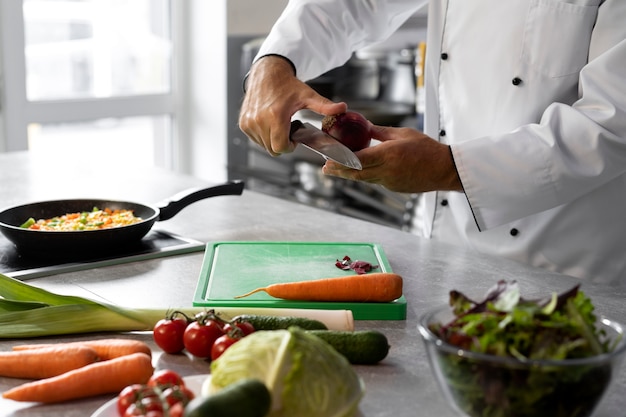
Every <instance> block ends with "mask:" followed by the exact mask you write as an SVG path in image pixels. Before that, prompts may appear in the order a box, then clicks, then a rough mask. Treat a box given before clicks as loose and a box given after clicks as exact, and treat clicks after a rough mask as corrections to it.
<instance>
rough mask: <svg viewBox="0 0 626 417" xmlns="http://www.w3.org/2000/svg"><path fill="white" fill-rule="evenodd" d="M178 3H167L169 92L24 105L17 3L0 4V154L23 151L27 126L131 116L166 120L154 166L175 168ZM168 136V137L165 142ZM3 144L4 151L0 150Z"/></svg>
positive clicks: (20, 16) (23, 62) (19, 5)
mask: <svg viewBox="0 0 626 417" xmlns="http://www.w3.org/2000/svg"><path fill="white" fill-rule="evenodd" d="M180 3H184V2H178V1H171V0H170V4H169V7H170V27H171V41H172V46H173V47H172V51H173V53H172V63H171V65H172V68H171V74H172V76H171V77H172V79H171V82H170V85H171V87H170V91H169V92H166V93H158V94H137V95H128V96H123V97H122V96H121V97H103V98H72V99H59V100H38V101H30V100H28V97H27V94H26V58H25V53H24V51H25V38H24V14H23V2H22V0H2V2H1V3H0V19H1V20H0V42H1V44H0V45H1V49H0V51H1V53H2V58H1V63H2V73H1V75H2V79H3V83H2V102H1V108H0V111H1V113H2V117H3V126H2V127H3V128H4V135H0V136H4V143H3V144H0V151H3V150H4V151H7V152H12V151H24V150H27V149H28V125H29V124H31V123H72V122H81V121H92V120H98V119H106V118H125V117H135V116H169V118H170V120H171V126H172V131H171V132H170V135H162V136H163V138H159V137H155V138H154V140H155V142H156V143H155V144H154V145H155V149H156V150H157V151H156V152H155V159H156V160H155V161H154V163H155V165H157V166H161V167H165V168H170V169H176V168H177V165H178V161H177V155H179V154H180V150H179V149H178V148H179V146H180V145H179V144H178V140H177V139H178V137H179V135H178V130H179V126H178V123H177V117H176V116H177V113H178V112H177V102H179V100H178V97H177V96H178V94H177V92H178V82H177V74H178V73H179V68H178V66H179V65H180V62H182V59H181V57H180V56H179V52H178V51H183V50H184V48H180V47H179V46H180V43H179V39H180V38H181V36H179V35H180V27H181V22H180V18H181V16H183V13H182V11H181V9H180V7H181V6H180V5H179V4H180ZM168 136H169V138H168ZM2 145H3V146H2Z"/></svg>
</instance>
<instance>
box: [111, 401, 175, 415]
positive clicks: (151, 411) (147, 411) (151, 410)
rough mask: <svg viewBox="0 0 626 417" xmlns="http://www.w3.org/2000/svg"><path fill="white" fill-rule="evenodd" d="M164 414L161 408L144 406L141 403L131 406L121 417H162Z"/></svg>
mask: <svg viewBox="0 0 626 417" xmlns="http://www.w3.org/2000/svg"><path fill="white" fill-rule="evenodd" d="M155 404H156V403H155ZM164 414H165V412H164V410H163V406H162V405H161V406H160V407H159V406H157V405H144V404H143V403H142V402H139V403H136V404H131V405H130V407H128V408H127V409H126V411H125V412H124V414H121V415H122V416H123V417H163V416H164Z"/></svg>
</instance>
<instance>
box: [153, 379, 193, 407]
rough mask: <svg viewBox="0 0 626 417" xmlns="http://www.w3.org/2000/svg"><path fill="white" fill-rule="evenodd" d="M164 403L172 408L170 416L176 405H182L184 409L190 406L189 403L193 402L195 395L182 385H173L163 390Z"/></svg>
mask: <svg viewBox="0 0 626 417" xmlns="http://www.w3.org/2000/svg"><path fill="white" fill-rule="evenodd" d="M161 396H162V398H163V401H164V402H166V403H167V405H168V406H169V407H170V414H171V413H172V412H171V409H172V407H174V406H175V405H176V404H182V405H183V407H184V406H186V405H187V404H189V401H191V400H193V399H194V397H195V395H194V393H193V391H191V390H190V389H189V388H187V387H185V386H182V385H173V386H171V387H169V388H166V389H165V390H163V393H162V394H161Z"/></svg>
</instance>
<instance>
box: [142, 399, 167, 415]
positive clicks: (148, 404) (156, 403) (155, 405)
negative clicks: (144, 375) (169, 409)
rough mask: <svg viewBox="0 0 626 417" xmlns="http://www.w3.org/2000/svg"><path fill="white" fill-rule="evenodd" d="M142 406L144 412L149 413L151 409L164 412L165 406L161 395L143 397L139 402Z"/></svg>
mask: <svg viewBox="0 0 626 417" xmlns="http://www.w3.org/2000/svg"><path fill="white" fill-rule="evenodd" d="M139 406H140V408H141V409H142V410H143V412H144V413H149V412H151V411H158V412H161V413H163V410H164V409H165V406H164V405H163V401H161V398H159V397H148V398H143V399H142V400H141V402H140V403H139Z"/></svg>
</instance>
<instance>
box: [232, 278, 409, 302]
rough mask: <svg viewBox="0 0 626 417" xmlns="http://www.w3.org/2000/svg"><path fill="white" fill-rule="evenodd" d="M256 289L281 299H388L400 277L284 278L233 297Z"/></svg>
mask: <svg viewBox="0 0 626 417" xmlns="http://www.w3.org/2000/svg"><path fill="white" fill-rule="evenodd" d="M260 291H265V292H266V293H267V294H269V295H271V296H272V297H276V298H282V299H285V300H301V301H356V302H390V301H393V300H395V299H397V298H399V297H400V296H402V277H401V276H400V275H398V274H393V273H391V272H377V273H371V274H362V275H349V276H342V277H336V278H323V279H315V280H309V281H299V282H286V283H279V284H271V285H268V286H267V287H263V288H257V289H255V290H253V291H250V292H249V293H246V294H243V295H238V296H236V297H235V298H242V297H247V296H249V295H252V294H254V293H257V292H260Z"/></svg>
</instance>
